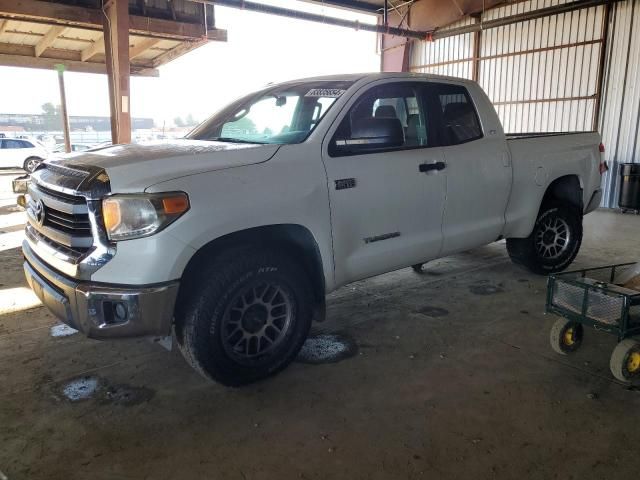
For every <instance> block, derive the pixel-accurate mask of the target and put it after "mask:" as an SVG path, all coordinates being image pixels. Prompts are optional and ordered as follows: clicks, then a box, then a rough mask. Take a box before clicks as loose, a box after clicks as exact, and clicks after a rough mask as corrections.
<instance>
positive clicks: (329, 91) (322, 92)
mask: <svg viewBox="0 0 640 480" xmlns="http://www.w3.org/2000/svg"><path fill="white" fill-rule="evenodd" d="M344 92H345V91H344V90H342V89H340V88H313V89H311V90H309V91H308V92H307V94H306V95H305V97H325V98H327V97H328V98H338V97H339V96H340V95H342V94H343V93H344Z"/></svg>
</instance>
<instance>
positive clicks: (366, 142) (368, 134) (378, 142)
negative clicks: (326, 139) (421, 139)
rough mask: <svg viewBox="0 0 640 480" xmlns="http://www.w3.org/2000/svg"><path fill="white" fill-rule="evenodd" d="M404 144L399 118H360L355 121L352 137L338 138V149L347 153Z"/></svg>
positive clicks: (336, 146) (372, 150) (373, 150)
mask: <svg viewBox="0 0 640 480" xmlns="http://www.w3.org/2000/svg"><path fill="white" fill-rule="evenodd" d="M403 144H404V129H403V128H402V124H401V123H400V120H398V119H397V118H375V117H367V118H360V119H358V120H356V121H354V122H353V125H352V127H351V138H348V139H343V140H341V139H338V140H336V145H335V148H336V151H338V152H342V153H345V154H349V153H361V152H367V151H371V152H375V151H376V150H384V149H387V148H394V147H400V146H402V145H403Z"/></svg>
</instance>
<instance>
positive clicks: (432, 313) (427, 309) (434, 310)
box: [416, 305, 449, 318]
mask: <svg viewBox="0 0 640 480" xmlns="http://www.w3.org/2000/svg"><path fill="white" fill-rule="evenodd" d="M416 313H421V314H422V315H426V316H427V317H433V318H438V317H446V316H447V315H449V310H447V309H445V308H440V307H434V306H431V305H425V306H424V307H421V308H419V309H418V310H416Z"/></svg>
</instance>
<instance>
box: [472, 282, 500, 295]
mask: <svg viewBox="0 0 640 480" xmlns="http://www.w3.org/2000/svg"><path fill="white" fill-rule="evenodd" d="M469 291H470V292H471V293H473V294H474V295H495V294H496V293H502V292H504V288H502V285H500V284H499V285H491V284H484V283H481V284H476V285H470V286H469Z"/></svg>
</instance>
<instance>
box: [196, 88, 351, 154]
mask: <svg viewBox="0 0 640 480" xmlns="http://www.w3.org/2000/svg"><path fill="white" fill-rule="evenodd" d="M351 84H352V82H304V83H298V84H289V85H281V86H277V87H274V88H272V89H269V90H266V91H263V92H261V93H260V94H258V95H253V96H249V97H245V98H244V99H242V100H239V101H237V102H235V103H233V104H231V105H230V106H229V107H227V108H225V109H224V110H222V111H221V112H220V113H218V114H216V115H214V116H213V117H211V118H210V119H208V120H206V121H205V122H204V123H202V124H201V125H199V126H198V127H196V129H195V130H193V131H192V132H191V133H189V135H187V138H191V139H194V140H217V141H221V142H238V143H269V144H291V143H300V142H303V141H304V140H305V139H306V138H307V137H308V136H309V134H310V133H311V132H312V131H313V129H314V128H315V127H316V126H317V125H318V123H320V120H322V118H323V117H324V115H325V114H326V113H327V111H328V110H329V108H330V107H331V105H333V104H334V102H335V101H336V100H337V99H338V98H339V97H340V96H341V95H342V94H343V93H344V92H345V90H346V89H347V88H349V87H350V86H351Z"/></svg>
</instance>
